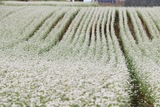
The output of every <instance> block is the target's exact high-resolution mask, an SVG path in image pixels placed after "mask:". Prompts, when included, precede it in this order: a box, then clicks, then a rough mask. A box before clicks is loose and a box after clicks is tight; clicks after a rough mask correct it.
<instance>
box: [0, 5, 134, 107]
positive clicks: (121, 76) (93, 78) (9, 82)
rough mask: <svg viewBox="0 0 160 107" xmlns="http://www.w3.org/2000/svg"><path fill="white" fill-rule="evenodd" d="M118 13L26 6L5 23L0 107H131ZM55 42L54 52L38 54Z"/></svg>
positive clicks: (0, 25) (0, 58)
mask: <svg viewBox="0 0 160 107" xmlns="http://www.w3.org/2000/svg"><path fill="white" fill-rule="evenodd" d="M1 8H12V7H9V6H6V7H5V6H3V7H1ZM0 11H1V10H0ZM115 12H116V10H115V9H112V8H100V7H98V8H93V7H89V8H77V7H65V8H62V7H59V6H57V7H48V6H46V7H43V6H41V7H40V6H37V7H36V6H35V7H34V6H28V7H27V6H26V7H23V9H22V10H19V11H17V12H15V13H12V14H10V15H9V16H6V18H4V19H3V20H1V21H0V34H1V38H2V39H1V40H0V106H13V107H15V106H24V107H25V106H31V107H35V106H47V107H78V106H79V107H84V106H85V107H90V106H92V107H97V106H100V107H107V106H114V107H120V106H122V107H124V106H130V93H131V89H130V74H129V72H128V68H127V65H126V61H125V58H124V56H123V54H122V51H121V50H120V46H119V43H118V39H117V38H116V35H115V29H114V23H115V17H116V16H115ZM74 15H75V16H74ZM68 24H69V26H66V25H68ZM67 27H68V28H67ZM65 30H67V31H65ZM58 32H59V33H62V32H63V33H64V35H61V34H57V33H58ZM106 32H107V33H106ZM60 36H63V38H62V40H61V41H59V39H60ZM30 37H31V38H30ZM36 39H37V40H36ZM55 41H56V42H57V44H56V45H55V44H54V45H55V46H54V45H53V49H51V50H50V51H49V52H44V53H43V51H42V53H43V54H40V55H39V54H38V53H37V51H39V49H41V46H45V45H46V44H47V47H48V46H50V45H51V44H52V42H55ZM48 44H49V45H48ZM110 46H111V47H110ZM32 47H36V48H32ZM37 48H38V49H37ZM103 55H104V56H103Z"/></svg>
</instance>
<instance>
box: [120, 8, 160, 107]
mask: <svg viewBox="0 0 160 107" xmlns="http://www.w3.org/2000/svg"><path fill="white" fill-rule="evenodd" d="M147 10H148V11H147ZM127 11H128V12H129V15H130V16H131V20H132V23H133V26H134V31H135V35H133V34H131V31H130V29H129V25H128V23H127V16H126V12H127ZM134 11H135V9H120V10H119V14H120V18H119V20H120V28H121V38H122V41H123V43H124V48H125V51H126V53H127V58H128V61H129V66H130V68H131V72H132V73H134V74H135V78H136V79H137V81H138V84H139V91H140V92H141V93H142V94H143V95H144V96H145V97H146V98H147V99H146V100H145V99H144V100H145V101H147V102H144V101H142V102H141V103H143V105H145V103H146V105H147V103H150V104H152V105H153V106H155V107H158V106H160V100H159V96H160V92H159V90H160V85H159V83H160V79H159V76H160V65H159V64H160V63H159V61H160V60H159V58H160V57H159V56H160V54H159V50H160V45H159V42H158V41H159V37H158V34H159V33H160V31H159V30H158V29H159V28H158V24H157V23H158V21H156V20H155V19H156V18H153V15H152V16H151V14H153V13H151V11H149V9H143V10H140V9H138V10H137V12H138V13H136V12H134ZM137 14H139V15H140V16H139V18H140V17H141V18H143V21H144V22H143V23H142V22H141V26H139V25H140V24H139V25H137V26H136V21H138V15H137ZM134 18H136V19H134ZM139 22H140V20H139ZM123 23H125V24H123ZM137 24H138V23H137ZM144 24H146V27H147V29H149V33H151V32H152V33H154V34H151V35H152V40H150V39H149V38H146V37H145V36H147V31H146V30H147V29H144V28H145V27H144V26H145V25H144ZM142 27H144V28H142ZM124 29H126V30H124ZM133 36H136V38H137V40H138V44H135V42H134V41H135V40H134V38H133Z"/></svg>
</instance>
